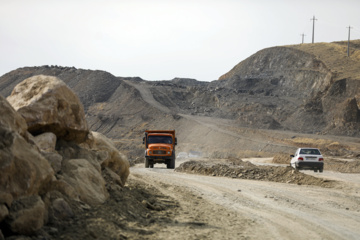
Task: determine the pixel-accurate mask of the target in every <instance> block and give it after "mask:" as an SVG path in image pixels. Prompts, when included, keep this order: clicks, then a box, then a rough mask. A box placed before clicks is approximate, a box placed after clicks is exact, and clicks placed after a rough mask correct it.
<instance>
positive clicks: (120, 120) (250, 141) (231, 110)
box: [0, 40, 360, 158]
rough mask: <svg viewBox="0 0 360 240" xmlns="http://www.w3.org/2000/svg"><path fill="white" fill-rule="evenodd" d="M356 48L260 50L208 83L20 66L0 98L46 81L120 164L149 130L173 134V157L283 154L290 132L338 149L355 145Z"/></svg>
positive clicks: (4, 82)
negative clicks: (75, 99) (56, 82)
mask: <svg viewBox="0 0 360 240" xmlns="http://www.w3.org/2000/svg"><path fill="white" fill-rule="evenodd" d="M359 45H360V44H359V40H356V41H352V43H351V56H350V57H347V56H346V45H345V43H343V42H337V43H317V44H303V45H292V46H281V47H272V48H268V49H263V50H261V51H259V52H257V53H255V54H254V55H252V56H250V57H249V58H247V59H245V60H244V61H242V62H240V63H239V64H237V65H236V66H235V67H234V68H233V69H232V70H230V71H229V72H228V73H225V74H224V75H223V76H221V77H220V78H219V80H217V81H213V82H200V81H196V80H195V79H180V78H175V79H173V80H169V81H145V80H143V79H141V78H138V77H136V78H131V77H116V76H113V75H112V74H110V73H107V72H104V71H93V70H83V69H76V68H74V67H70V68H69V67H58V66H41V67H24V68H19V69H17V70H14V71H11V72H9V73H7V74H5V75H3V76H2V77H0V94H1V95H3V96H4V97H7V96H8V95H9V94H10V92H11V90H12V89H13V87H14V86H15V85H16V84H17V83H19V82H20V81H22V80H24V79H26V78H28V77H30V76H34V75H39V74H44V75H50V76H56V77H58V78H60V79H61V80H63V81H64V82H65V83H66V84H67V85H68V86H69V87H70V88H72V89H73V90H74V92H75V93H76V94H77V95H78V96H79V98H80V100H81V102H82V103H83V104H84V109H85V112H86V118H87V121H88V123H89V127H90V129H91V130H93V131H98V132H101V133H103V134H105V135H106V136H107V137H110V138H112V139H114V140H115V142H116V143H117V146H118V148H120V149H122V151H123V152H124V153H126V154H127V155H128V156H130V158H131V156H133V158H135V156H137V157H142V154H143V147H142V144H141V139H142V134H143V131H144V130H145V129H151V128H161V129H176V131H177V134H178V138H179V140H180V141H179V142H180V144H179V148H178V151H190V150H197V151H201V152H203V153H204V154H206V155H209V156H211V155H216V154H220V155H242V156H244V155H246V154H248V155H251V156H254V155H256V156H264V155H274V154H275V153H278V152H292V151H293V149H294V148H295V147H296V146H298V145H299V143H296V142H294V141H291V139H292V138H293V137H294V136H297V137H300V136H301V137H303V138H304V139H308V138H313V139H315V140H316V139H330V140H328V141H329V142H327V143H328V144H327V145H329V143H337V145H336V144H335V145H336V146H337V147H336V149H337V150H336V151H338V149H342V150H341V151H342V153H344V151H345V152H346V151H353V150H354V149H357V147H356V146H357V144H358V142H357V141H356V139H353V138H348V137H359V136H360V133H359V131H358V129H359V127H360V111H359V100H360V99H359V98H360V88H359V86H360V85H359V84H360V73H359V72H360V57H359V56H360V51H359ZM306 134H311V136H309V135H306ZM313 134H316V135H313ZM334 135H335V136H342V137H335V138H334V137H333V136H334ZM339 139H341V140H342V141H345V142H347V145H346V146H347V147H339V146H342V145H341V143H339V142H337V141H338V140H339ZM315 140H314V141H315ZM325 142H326V141H325ZM327 145H326V146H327ZM335 145H334V144H333V145H332V146H335ZM326 148H327V147H326Z"/></svg>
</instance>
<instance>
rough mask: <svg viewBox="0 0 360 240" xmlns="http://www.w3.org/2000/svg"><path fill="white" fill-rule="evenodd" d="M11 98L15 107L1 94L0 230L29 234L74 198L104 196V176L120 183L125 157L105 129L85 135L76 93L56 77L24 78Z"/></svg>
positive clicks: (68, 211)
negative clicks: (108, 136) (107, 135)
mask: <svg viewBox="0 0 360 240" xmlns="http://www.w3.org/2000/svg"><path fill="white" fill-rule="evenodd" d="M8 99H9V102H10V103H11V104H13V106H14V107H15V108H16V109H17V110H18V111H15V109H14V108H13V106H11V105H10V104H9V102H8V101H6V100H5V99H4V98H3V97H2V96H0V172H1V174H0V238H1V237H3V236H2V235H3V234H4V235H5V237H8V236H10V235H11V234H21V235H34V234H36V233H37V232H38V231H39V230H40V229H41V228H42V227H43V226H44V224H46V223H47V221H52V222H54V221H61V220H64V219H68V218H71V217H73V214H74V210H76V209H73V208H74V207H75V208H77V207H79V208H80V207H81V206H80V205H79V204H82V205H86V206H87V208H91V206H95V205H98V204H102V203H104V202H105V201H106V199H107V198H108V197H109V193H108V191H107V183H106V181H105V179H104V177H103V176H112V177H111V179H112V180H111V181H112V182H111V185H114V184H116V185H117V186H118V187H119V188H120V187H121V186H124V184H125V182H126V179H127V177H128V175H129V163H128V161H127V159H126V158H125V157H123V156H122V154H120V153H119V152H118V151H117V149H116V148H115V147H114V145H113V144H112V143H111V141H110V140H109V139H107V138H106V137H105V136H103V135H99V134H97V133H92V134H90V135H89V132H88V128H87V122H86V121H85V114H84V111H83V107H82V105H81V103H80V102H79V99H78V98H77V97H76V95H75V94H74V93H73V92H72V91H71V90H70V89H69V88H68V87H67V86H66V85H65V84H64V83H63V82H62V81H61V80H59V79H57V78H54V77H48V76H35V77H32V78H29V79H26V80H25V81H24V82H21V83H19V84H18V85H17V86H16V88H15V89H14V91H13V94H12V95H11V96H9V98H8ZM29 131H30V133H29ZM33 135H35V136H33ZM88 135H89V136H88ZM99 139H101V140H99ZM79 143H83V144H82V145H80V144H79ZM116 179H117V180H116Z"/></svg>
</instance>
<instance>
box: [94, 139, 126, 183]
mask: <svg viewBox="0 0 360 240" xmlns="http://www.w3.org/2000/svg"><path fill="white" fill-rule="evenodd" d="M89 135H92V137H93V142H92V144H91V148H92V149H93V150H95V151H98V154H99V155H102V156H103V159H102V162H101V168H102V169H104V168H106V167H107V168H109V169H111V170H112V171H113V172H115V173H116V174H118V175H119V176H120V179H121V183H122V185H121V186H124V184H125V183H126V180H127V178H128V176H129V174H130V164H129V161H128V160H127V158H126V157H125V156H124V155H123V154H121V153H120V152H119V151H118V150H117V148H116V147H115V146H114V144H113V142H112V141H111V140H110V139H108V138H107V137H105V136H104V135H103V134H101V133H98V132H91V134H89ZM101 153H103V154H101Z"/></svg>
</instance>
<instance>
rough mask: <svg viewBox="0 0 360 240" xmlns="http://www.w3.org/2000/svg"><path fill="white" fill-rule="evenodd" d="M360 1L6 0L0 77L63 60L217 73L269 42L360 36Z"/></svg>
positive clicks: (120, 68)
mask: <svg viewBox="0 0 360 240" xmlns="http://www.w3.org/2000/svg"><path fill="white" fill-rule="evenodd" d="M359 11H360V1H359V0H341V1H340V0H271V1H270V0H0V76H2V75H3V74H5V73H8V72H10V71H12V70H15V69H17V68H20V67H31V66H42V65H58V66H66V67H76V68H81V69H91V70H103V71H107V72H110V73H111V74H113V75H115V76H118V77H141V78H142V79H145V80H171V79H173V78H175V77H180V78H194V79H197V80H199V81H213V80H216V79H218V78H219V77H220V76H221V75H223V74H225V73H226V72H228V71H229V70H231V69H232V68H233V67H234V66H235V65H236V64H238V63H239V62H241V61H243V60H245V59H246V58H248V57H250V56H251V55H253V54H255V53H256V52H258V51H260V50H262V49H264V48H269V47H274V46H283V45H291V44H300V43H301V42H302V36H301V34H305V37H304V42H305V43H311V40H312V28H313V21H311V20H310V19H312V18H313V16H315V18H316V19H317V20H316V21H315V36H314V38H315V42H333V41H342V40H344V41H345V40H347V39H348V31H349V29H348V28H347V27H349V26H351V27H352V28H351V29H350V38H351V39H360V14H359Z"/></svg>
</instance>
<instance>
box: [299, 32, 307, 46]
mask: <svg viewBox="0 0 360 240" xmlns="http://www.w3.org/2000/svg"><path fill="white" fill-rule="evenodd" d="M300 36H302V44H304V36H306V35H305V34H304V33H303V34H300Z"/></svg>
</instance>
